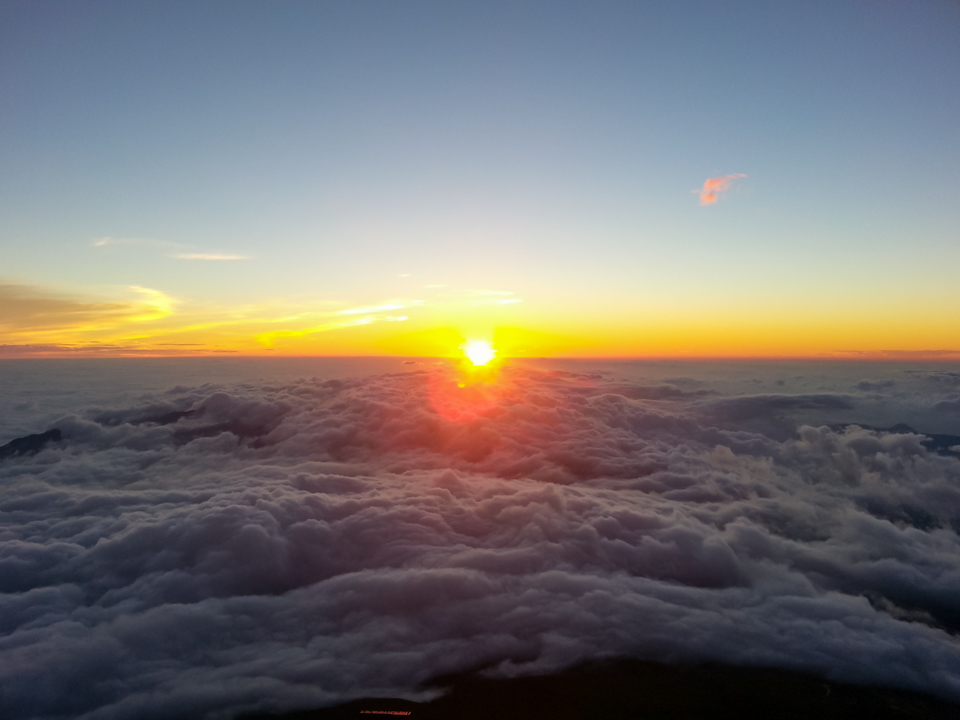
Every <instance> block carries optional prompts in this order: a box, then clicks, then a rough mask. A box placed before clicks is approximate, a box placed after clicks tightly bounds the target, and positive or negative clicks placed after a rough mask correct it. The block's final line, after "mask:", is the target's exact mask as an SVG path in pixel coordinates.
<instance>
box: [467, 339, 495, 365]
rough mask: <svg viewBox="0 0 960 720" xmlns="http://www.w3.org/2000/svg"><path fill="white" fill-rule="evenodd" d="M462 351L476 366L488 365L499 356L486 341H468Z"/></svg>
mask: <svg viewBox="0 0 960 720" xmlns="http://www.w3.org/2000/svg"><path fill="white" fill-rule="evenodd" d="M460 349H461V350H463V354H464V355H466V356H467V359H469V360H470V362H472V363H473V364H474V365H486V364H488V363H489V362H490V361H491V360H493V358H494V357H496V355H497V351H496V350H494V349H493V348H492V347H491V346H490V343H488V342H487V341H486V340H468V341H467V342H465V343H464V344H463V345H461V346H460Z"/></svg>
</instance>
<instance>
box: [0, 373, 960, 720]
mask: <svg viewBox="0 0 960 720" xmlns="http://www.w3.org/2000/svg"><path fill="white" fill-rule="evenodd" d="M822 372H823V370H822V369H821V368H818V369H817V371H816V373H817V377H816V378H814V380H813V381H811V382H813V383H814V386H815V387H818V388H819V387H820V386H821V385H822V384H823V383H824V380H823V378H822ZM937 377H939V376H937ZM928 380H929V379H928V378H927V377H926V376H919V375H918V376H916V377H914V376H910V377H907V378H906V379H901V380H900V381H898V384H897V386H896V387H897V391H896V394H895V395H890V396H888V399H889V400H890V402H891V403H894V404H896V403H898V402H902V400H901V399H902V398H903V397H904V396H905V395H904V393H905V392H906V390H905V388H906V385H905V384H904V383H907V382H909V383H912V385H911V387H913V386H916V387H918V388H921V389H923V392H924V393H926V394H922V395H919V396H918V397H919V398H920V399H919V400H918V401H917V402H923V403H926V407H927V411H926V412H927V414H928V415H930V416H931V417H933V416H938V417H940V418H941V420H942V419H943V418H944V417H950V416H952V413H944V412H942V411H937V410H934V409H933V407H932V405H933V404H935V402H936V400H937V399H940V401H941V402H950V401H951V400H950V398H954V397H955V393H956V390H955V386H954V385H952V384H949V383H939V382H932V381H930V382H928ZM37 382H41V380H38V381H37ZM862 382H868V383H869V384H870V385H871V388H870V392H871V395H870V397H869V398H868V397H867V396H863V395H861V394H857V393H858V390H859V388H858V387H857V385H858V384H857V383H852V384H849V387H850V391H849V392H835V391H824V390H819V389H818V390H817V391H816V392H815V393H812V394H803V393H800V394H789V393H782V394H776V393H765V394H760V395H750V396H745V395H740V396H736V397H731V396H726V395H722V394H720V392H719V391H718V390H717V389H714V388H713V387H712V386H711V384H710V383H709V382H707V381H700V380H697V379H696V378H690V377H678V378H677V379H676V380H675V381H672V382H669V383H664V382H657V383H646V384H645V383H638V382H628V381H623V380H617V381H615V382H614V381H607V380H604V379H603V377H601V376H597V375H578V374H574V373H570V372H563V373H561V372H543V371H535V370H532V369H523V368H517V367H515V368H512V369H507V370H505V371H504V373H503V375H502V377H501V381H500V382H499V383H498V384H497V385H495V386H472V387H471V386H468V387H466V388H460V387H458V378H457V377H456V376H455V375H454V374H453V372H452V370H450V369H449V368H447V367H446V366H434V367H433V368H432V369H431V370H429V371H416V372H408V373H396V374H389V375H380V376H373V377H364V378H359V379H355V380H351V379H339V380H326V381H325V380H322V379H316V378H314V379H311V380H300V381H297V382H290V383H271V384H270V385H268V386H262V387H257V386H254V385H251V384H249V383H238V384H235V385H231V384H223V385H219V386H217V385H201V386H199V387H195V388H187V387H177V388H175V389H173V390H171V391H169V392H166V393H162V394H157V395H153V396H145V397H144V398H143V399H142V400H140V401H138V402H137V403H135V404H129V405H123V406H118V407H114V408H105V407H103V406H102V404H99V403H98V404H93V403H91V405H90V406H89V407H88V408H87V409H86V410H81V411H79V412H71V413H68V414H64V415H61V416H60V417H53V416H51V415H50V410H52V409H53V407H52V406H51V407H49V408H48V409H47V410H46V411H44V410H43V409H42V408H37V409H36V410H35V411H36V413H37V415H36V417H38V418H41V417H43V418H46V420H45V421H44V422H43V423H42V424H37V425H36V427H34V428H32V430H33V431H34V432H41V431H43V430H47V429H51V428H56V429H58V430H60V432H61V434H62V438H63V439H62V440H61V441H59V442H51V443H50V444H49V445H48V446H47V448H46V449H44V450H42V451H41V452H40V453H39V454H37V455H35V456H19V457H12V458H8V459H6V460H4V461H2V462H0V520H2V525H3V527H4V528H5V545H4V548H3V551H2V554H0V583H2V586H0V591H2V593H3V594H2V595H0V626H2V627H0V633H2V635H0V684H2V685H3V687H5V688H6V690H5V693H4V694H3V695H0V714H2V715H3V716H4V717H8V718H11V719H12V720H19V719H25V718H32V717H41V716H42V717H47V716H49V717H53V716H71V717H83V718H86V719H88V720H121V719H127V718H129V719H133V718H142V717H151V718H157V719H162V718H179V717H188V716H189V717H202V716H204V715H205V714H207V713H210V714H211V715H210V716H211V717H212V716H213V715H212V714H213V713H217V714H216V717H232V716H234V715H236V714H239V713H242V712H253V711H276V710H287V709H293V708H298V707H311V706H319V705H324V704H331V703H334V702H339V701H344V700H347V699H350V698H352V697H356V696H362V695H372V694H378V695H381V694H388V695H406V696H415V695H416V694H417V693H419V692H424V691H422V690H420V689H419V688H420V684H421V683H423V682H424V681H426V680H428V679H429V678H431V677H433V676H436V675H440V674H445V673H451V672H459V671H464V670H469V669H472V668H476V667H479V666H488V667H490V668H492V671H493V672H496V673H500V674H506V675H511V674H517V673H534V672H546V671H552V670H555V669H558V668H562V667H566V666H569V665H571V664H574V663H577V662H579V661H582V660H586V659H590V658H598V657H607V656H611V655H622V656H631V657H639V658H647V659H657V660H664V661H684V660H689V661H723V662H731V663H738V664H756V665H771V666H782V667H789V668H797V669H803V670H807V671H812V672H817V673H821V674H823V675H826V676H829V677H831V678H834V679H842V680H852V681H859V682H868V683H869V682H875V683H882V684H887V685H894V686H900V687H908V688H914V689H919V690H923V691H926V692H932V693H936V694H939V695H941V696H944V697H948V698H953V699H955V700H960V645H958V644H957V642H956V637H955V635H951V634H950V633H957V632H958V631H960V612H958V610H957V605H956V598H957V597H958V596H960V538H958V535H957V531H958V529H960V458H958V457H957V454H956V453H954V452H952V451H949V450H943V451H934V450H933V449H931V447H932V446H930V444H929V442H928V440H927V439H926V438H925V437H924V436H922V435H919V434H917V433H915V432H912V431H911V430H910V429H909V428H907V429H903V428H901V429H900V430H898V431H896V432H892V431H881V430H875V429H870V428H867V427H861V426H856V425H843V426H841V425H833V426H827V425H818V424H802V423H800V424H799V426H798V423H797V422H796V421H794V422H791V420H792V419H793V418H796V417H799V416H802V415H803V414H804V413H807V414H810V413H812V414H814V415H816V416H819V417H821V418H825V417H833V416H836V415H837V414H841V415H842V414H844V413H846V414H854V415H856V414H857V413H860V414H861V415H863V416H864V417H866V416H867V407H868V406H867V403H869V402H872V400H871V399H870V398H872V397H873V395H874V394H876V393H877V392H883V391H884V379H883V378H872V379H871V380H868V381H862ZM722 386H723V384H722V383H720V384H718V385H717V387H722ZM780 386H781V385H780V384H779V383H778V384H777V385H776V387H780ZM874 388H879V389H874ZM859 391H860V392H862V390H859ZM931 393H933V394H931ZM37 397H41V396H40V395H39V393H38V394H37ZM898 398H900V399H898ZM898 407H899V406H898Z"/></svg>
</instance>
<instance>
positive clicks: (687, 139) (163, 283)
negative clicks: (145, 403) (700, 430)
mask: <svg viewBox="0 0 960 720" xmlns="http://www.w3.org/2000/svg"><path fill="white" fill-rule="evenodd" d="M0 19H2V22H0V93H2V96H3V98H4V102H3V108H2V110H0V165H2V167H3V168H4V170H3V172H2V175H0V207H2V208H3V212H2V216H0V248H2V251H3V257H4V262H3V268H2V270H0V275H2V276H3V279H4V280H6V281H8V282H15V283H17V284H19V285H20V286H24V287H25V286H30V287H34V286H36V287H37V288H41V287H42V288H44V290H43V292H58V293H73V296H75V297H79V295H77V294H78V293H86V295H84V297H85V298H87V300H89V301H90V302H93V298H94V297H102V298H106V297H108V296H110V297H113V295H111V293H114V294H115V293H117V292H120V291H119V290H117V289H118V288H127V287H130V286H136V287H142V288H151V289H155V290H157V291H158V292H161V293H163V294H164V296H166V297H169V298H172V299H174V301H175V302H174V305H173V306H172V307H176V308H178V310H177V312H181V313H182V312H185V311H186V310H187V309H190V310H189V312H192V313H193V315H196V314H197V313H200V312H201V308H204V307H205V308H207V310H208V311H209V312H211V313H220V314H221V315H222V314H223V313H229V311H230V310H229V309H230V308H233V307H237V306H240V305H243V304H250V303H261V304H262V303H268V304H269V303H272V302H278V301H279V300H278V299H281V298H282V299H285V300H283V302H284V303H286V304H287V305H290V304H291V303H293V304H296V303H301V304H304V303H305V304H306V305H309V304H310V303H315V304H316V303H324V302H326V303H333V304H334V305H336V306H337V307H340V306H343V307H348V306H354V305H355V306H358V307H359V306H364V305H370V304H373V305H377V304H382V303H387V302H389V301H391V300H392V299H393V300H395V299H397V298H401V299H404V300H405V301H409V300H410V299H420V300H421V301H422V303H421V304H422V305H423V307H424V308H426V307H427V306H430V307H434V308H435V309H436V312H434V313H433V314H430V313H427V314H426V315H423V313H421V315H422V317H414V316H411V321H413V322H418V323H419V325H418V326H417V327H418V328H420V329H426V328H428V327H429V326H431V324H437V323H440V324H444V323H447V324H449V323H453V324H456V321H455V319H454V318H452V317H450V315H451V314H453V315H455V314H456V313H457V312H459V310H458V309H457V308H460V307H461V306H460V305H457V304H456V303H453V304H448V305H444V302H445V301H441V300H439V299H438V293H441V291H442V292H443V293H447V294H448V295H452V294H457V293H461V294H462V293H467V294H470V293H482V292H511V293H513V297H515V298H517V299H522V301H523V302H522V303H516V304H515V305H516V307H510V308H506V309H505V310H504V312H507V313H514V316H509V317H508V316H504V318H503V319H502V320H503V322H506V323H508V324H509V323H513V324H518V323H519V324H522V325H525V326H527V327H529V328H530V329H541V328H543V329H550V330H552V331H556V330H558V328H560V326H561V325H562V324H563V323H562V322H561V320H560V319H559V315H558V313H559V314H561V315H562V316H563V317H564V318H567V319H570V320H571V322H573V320H574V319H575V320H576V322H573V324H574V325H576V332H574V334H577V333H579V334H581V335H583V334H585V333H586V334H589V327H590V326H591V324H593V325H596V326H600V325H604V323H612V324H613V325H618V326H621V327H622V328H623V331H624V333H625V334H626V335H630V334H631V333H633V335H638V334H639V335H642V334H643V328H642V327H641V325H642V317H643V315H644V313H653V314H658V313H659V314H660V316H662V317H666V318H672V319H673V321H674V322H675V324H676V327H678V328H682V327H685V326H683V321H682V319H681V318H682V317H687V316H695V315H697V314H698V313H699V314H700V315H709V314H710V313H713V312H720V311H721V310H722V311H723V312H725V313H727V315H728V316H729V318H730V320H729V321H730V322H732V323H743V322H748V321H749V319H750V316H749V313H750V308H762V307H767V308H783V309H784V312H787V311H789V312H795V311H796V309H797V308H798V307H800V306H801V305H804V304H806V305H807V306H809V308H811V312H814V313H827V312H828V310H829V308H836V307H838V306H844V305H847V306H849V307H856V308H859V309H858V310H857V312H859V313H860V314H859V315H857V316H856V317H858V318H862V317H863V315H864V313H867V314H869V313H870V312H877V313H880V312H885V311H887V310H889V311H891V312H898V310H897V309H898V308H899V309H903V308H908V310H909V313H907V315H908V316H909V317H916V316H917V315H918V314H919V315H923V314H929V313H942V312H943V309H944V307H945V306H946V305H949V304H950V303H955V302H957V301H960V292H958V291H957V290H956V288H955V285H956V283H955V280H954V275H955V268H956V267H957V262H958V260H960V249H958V248H960V243H958V240H960V210H958V208H960V204H958V203H957V202H956V199H955V195H956V190H955V185H956V181H955V172H956V167H957V163H958V160H960V130H958V128H960V5H958V4H957V3H954V2H937V1H933V0H931V1H921V2H847V1H839V2H837V1H834V2H778V3H757V2H702V3H701V2H688V3H682V4H678V3H671V2H634V3H627V2H603V3H571V2H564V3H557V2H551V3H538V2H520V3H506V2H503V3H499V2H489V3H440V2H404V3H396V2H393V3H390V2H351V3H346V2H344V3H315V2H278V3H269V4H268V3H249V2H229V3H226V2H206V3H200V4H198V3H178V2H163V3H151V2H138V3H123V2H118V3H113V2H88V3H67V2H29V3H28V2H8V3H5V4H4V5H3V7H2V9H0ZM738 173H742V174H745V175H746V177H744V178H740V179H737V180H736V181H735V182H733V183H732V184H731V187H730V190H729V191H727V192H726V193H724V194H723V195H722V196H721V198H720V201H719V202H718V203H716V204H715V205H711V206H708V207H701V206H700V205H699V203H698V200H697V194H696V191H697V189H698V188H699V187H700V186H701V185H702V184H703V182H704V181H705V180H706V179H707V178H710V177H718V176H724V175H728V174H738ZM103 238H111V240H110V241H103V240H102V239H103ZM98 240H99V241H100V245H99V246H98V245H96V244H95V243H96V242H97V241H98ZM189 255H194V256H197V255H219V256H242V257H244V258H246V259H243V260H200V259H190V258H187V257H184V256H189ZM401 276H406V277H401ZM437 285H443V286H445V288H436V287H427V286H437ZM37 292H40V291H39V290H38V291H37ZM97 293H99V295H97ZM117 297H119V296H117ZM291 298H299V300H296V301H295V300H292V299H291ZM451 302H452V301H451ZM338 303H339V305H337V304H338ZM958 304H960V303H958ZM306 305H304V306H306ZM521 305H522V307H521ZM214 306H215V308H214ZM311 307H313V306H311ZM316 307H319V305H316ZM442 308H447V310H443V309H442ZM871 308H872V310H871ZM517 313H519V315H517ZM201 314H202V313H201ZM631 318H641V320H639V321H638V322H640V325H637V326H635V327H634V326H629V325H630V322H631V320H630V319H631ZM851 318H853V316H851ZM953 319H955V318H953V317H952V316H951V321H952V320H953ZM873 320H876V323H877V324H878V325H879V324H880V322H881V320H880V318H879V317H876V318H873ZM873 320H871V322H872V321H873ZM851 321H853V320H851ZM164 322H166V323H168V324H169V323H170V322H172V320H171V319H170V318H166V319H165V320H164ZM489 322H490V323H495V322H500V320H499V319H496V318H493V319H491V320H490V321H489ZM906 322H909V320H908V319H905V318H902V317H901V318H898V319H897V320H896V323H901V324H902V323H906ZM21 324H22V323H21ZM625 324H626V325H627V326H629V327H627V326H625ZM748 324H749V323H748ZM758 327H759V326H758ZM903 330H904V328H902V327H900V326H897V327H896V328H892V329H890V330H889V332H890V337H889V338H885V337H878V338H874V340H875V342H876V343H880V345H882V344H883V342H887V344H888V345H891V344H892V345H897V343H900V345H903V347H907V345H909V344H910V343H909V342H907V341H905V340H903V337H904V335H903V332H902V331H903ZM611 331H612V330H611ZM690 332H691V333H693V334H694V335H695V334H696V332H695V331H694V330H693V329H691V330H690ZM758 332H759V330H758ZM898 333H899V334H898ZM18 337H20V336H18ZM691 337H692V336H691ZM898 338H900V339H899V340H898ZM937 339H938V338H935V337H930V338H928V339H923V342H928V345H927V347H929V342H934V341H935V340H937ZM15 341H16V342H20V341H22V338H21V339H20V340H17V339H15ZM864 342H865V343H867V344H868V345H869V344H870V343H869V342H868V341H867V340H864ZM871 342H872V341H871ZM916 342H921V344H922V341H921V340H917V341H916ZM904 343H906V344H904ZM694 344H696V343H694ZM880 345H878V346H877V347H880ZM911 347H913V346H912V345H911ZM821 349H824V348H821Z"/></svg>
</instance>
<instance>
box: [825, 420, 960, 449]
mask: <svg viewBox="0 0 960 720" xmlns="http://www.w3.org/2000/svg"><path fill="white" fill-rule="evenodd" d="M851 425H856V426H858V427H862V428H863V429H864V430H872V431H873V432H888V433H896V434H900V435H902V434H905V433H909V434H912V435H922V436H923V440H921V441H920V444H921V445H923V446H924V447H925V448H926V449H927V450H929V451H930V452H935V453H937V454H938V455H948V456H950V457H960V452H957V451H956V450H951V448H953V447H956V446H958V445H960V435H944V434H942V433H924V432H920V431H919V430H914V429H913V428H912V427H910V426H909V425H907V424H906V423H897V424H896V425H893V426H891V427H888V428H881V427H874V426H873V425H864V424H863V423H839V424H838V425H831V426H830V429H831V430H834V431H837V432H843V431H844V430H846V429H847V428H848V427H850V426H851Z"/></svg>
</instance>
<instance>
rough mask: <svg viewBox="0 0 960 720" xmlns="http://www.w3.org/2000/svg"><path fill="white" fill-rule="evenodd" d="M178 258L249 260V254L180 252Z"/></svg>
mask: <svg viewBox="0 0 960 720" xmlns="http://www.w3.org/2000/svg"><path fill="white" fill-rule="evenodd" d="M174 257H175V258H177V259H178V260H249V259H250V256H249V255H218V254H215V253H180V254H179V255H174Z"/></svg>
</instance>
